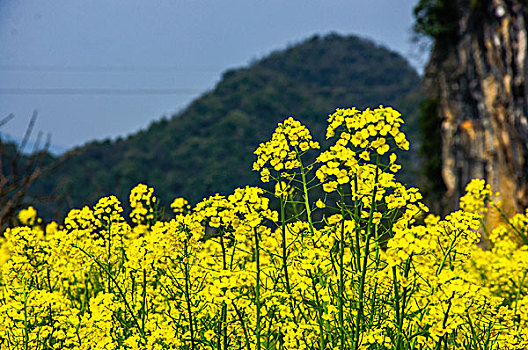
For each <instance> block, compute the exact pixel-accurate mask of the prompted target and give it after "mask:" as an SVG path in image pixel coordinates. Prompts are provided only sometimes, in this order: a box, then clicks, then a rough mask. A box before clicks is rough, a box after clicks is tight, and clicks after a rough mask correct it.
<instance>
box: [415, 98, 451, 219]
mask: <svg viewBox="0 0 528 350" xmlns="http://www.w3.org/2000/svg"><path fill="white" fill-rule="evenodd" d="M418 127H419V135H420V141H421V144H420V146H421V147H420V154H421V155H422V159H423V167H422V174H423V178H424V182H425V184H424V185H423V186H422V193H423V195H424V196H425V197H426V198H427V200H428V203H430V205H431V207H432V208H433V209H435V210H438V209H439V205H440V203H441V200H442V195H443V194H444V193H445V191H446V187H445V184H444V180H443V179H442V121H441V119H440V118H439V116H438V100H437V99H434V98H429V99H424V100H422V101H421V102H420V107H419V117H418ZM435 203H436V204H435Z"/></svg>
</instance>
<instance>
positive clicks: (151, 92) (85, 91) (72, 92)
mask: <svg viewBox="0 0 528 350" xmlns="http://www.w3.org/2000/svg"><path fill="white" fill-rule="evenodd" d="M201 92H204V89H188V88H185V89H67V88H66V89H64V88H59V89H49V88H47V89H17V88H0V95H91V96H95V95H192V94H197V93H201Z"/></svg>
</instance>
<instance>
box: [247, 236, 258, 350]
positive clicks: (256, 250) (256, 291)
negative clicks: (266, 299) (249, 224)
mask: <svg viewBox="0 0 528 350" xmlns="http://www.w3.org/2000/svg"><path fill="white" fill-rule="evenodd" d="M254 230H255V255H256V260H257V285H256V287H255V303H256V304H257V305H256V306H257V324H256V329H255V333H256V334H255V336H256V338H257V350H260V250H259V237H258V231H257V229H256V228H255V229H254ZM248 349H249V345H248Z"/></svg>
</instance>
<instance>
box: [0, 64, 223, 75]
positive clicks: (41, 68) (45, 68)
mask: <svg viewBox="0 0 528 350" xmlns="http://www.w3.org/2000/svg"><path fill="white" fill-rule="evenodd" d="M222 70H224V68H221V67H213V66H187V67H185V66H57V65H0V71H13V72H193V73H218V72H220V71H222Z"/></svg>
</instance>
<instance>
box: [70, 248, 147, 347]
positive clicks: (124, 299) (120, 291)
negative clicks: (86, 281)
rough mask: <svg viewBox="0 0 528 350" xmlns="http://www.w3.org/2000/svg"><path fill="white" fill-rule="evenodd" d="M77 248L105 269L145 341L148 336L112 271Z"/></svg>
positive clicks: (82, 250)
mask: <svg viewBox="0 0 528 350" xmlns="http://www.w3.org/2000/svg"><path fill="white" fill-rule="evenodd" d="M74 247H75V248H77V249H79V250H80V251H81V252H83V253H84V254H86V255H88V257H90V258H91V259H92V260H93V261H94V262H95V263H96V264H97V265H99V267H100V268H102V269H103V271H104V272H105V273H106V274H107V276H108V277H109V278H110V279H111V281H112V282H113V283H114V284H115V286H116V287H117V290H118V292H119V295H121V298H123V302H124V303H125V307H126V308H127V310H128V312H130V315H131V316H132V320H133V321H134V325H135V326H136V328H137V329H138V331H139V333H140V334H141V336H142V337H143V339H144V340H146V336H145V333H144V332H143V329H142V328H141V327H140V326H139V322H138V320H137V317H136V315H135V314H134V311H132V308H131V307H130V304H128V301H127V299H126V295H125V293H123V290H122V289H121V287H120V286H119V284H118V283H117V281H116V280H115V279H114V277H113V276H112V275H111V274H110V271H108V269H107V268H106V267H105V266H104V265H103V264H101V263H100V262H99V261H97V259H95V257H94V256H93V255H92V254H90V253H88V252H87V251H85V250H84V249H82V248H81V247H77V246H74Z"/></svg>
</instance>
